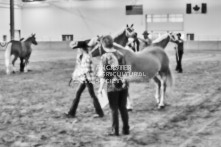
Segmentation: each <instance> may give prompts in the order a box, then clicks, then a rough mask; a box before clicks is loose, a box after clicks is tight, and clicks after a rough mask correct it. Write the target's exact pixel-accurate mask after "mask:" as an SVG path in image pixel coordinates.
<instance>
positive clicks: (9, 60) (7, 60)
mask: <svg viewBox="0 0 221 147" xmlns="http://www.w3.org/2000/svg"><path fill="white" fill-rule="evenodd" d="M5 67H6V74H7V75H10V73H11V70H10V68H11V56H10V57H9V59H5Z"/></svg>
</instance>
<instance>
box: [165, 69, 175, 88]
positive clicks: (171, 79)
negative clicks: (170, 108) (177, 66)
mask: <svg viewBox="0 0 221 147" xmlns="http://www.w3.org/2000/svg"><path fill="white" fill-rule="evenodd" d="M166 83H167V85H168V86H169V87H173V85H174V77H173V73H172V71H171V69H170V67H169V68H168V71H167V80H166Z"/></svg>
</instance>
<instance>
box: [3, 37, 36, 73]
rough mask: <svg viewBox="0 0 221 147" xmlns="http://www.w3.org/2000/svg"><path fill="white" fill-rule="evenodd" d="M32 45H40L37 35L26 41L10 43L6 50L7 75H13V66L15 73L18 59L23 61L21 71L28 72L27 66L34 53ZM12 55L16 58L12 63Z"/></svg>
mask: <svg viewBox="0 0 221 147" xmlns="http://www.w3.org/2000/svg"><path fill="white" fill-rule="evenodd" d="M31 44H34V45H37V44H38V43H37V42H36V39H35V34H32V35H31V37H29V38H27V39H26V40H25V41H15V40H12V41H10V42H9V43H8V45H7V48H6V50H5V66H6V73H7V74H10V73H11V69H10V68H11V64H12V65H13V72H15V61H16V60H17V58H18V57H19V58H20V60H21V62H20V71H21V72H24V71H25V72H27V65H28V63H29V58H30V55H31V52H32V48H31ZM12 55H14V58H13V60H12V62H11V56H12ZM24 60H25V63H24Z"/></svg>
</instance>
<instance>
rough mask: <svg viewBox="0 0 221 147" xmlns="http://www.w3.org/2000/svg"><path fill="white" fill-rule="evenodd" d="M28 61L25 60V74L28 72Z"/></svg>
mask: <svg viewBox="0 0 221 147" xmlns="http://www.w3.org/2000/svg"><path fill="white" fill-rule="evenodd" d="M28 63H29V61H28V59H25V69H24V72H28Z"/></svg>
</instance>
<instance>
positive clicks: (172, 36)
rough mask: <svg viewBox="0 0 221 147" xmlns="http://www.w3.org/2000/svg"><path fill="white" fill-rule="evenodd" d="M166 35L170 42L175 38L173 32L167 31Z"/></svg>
mask: <svg viewBox="0 0 221 147" xmlns="http://www.w3.org/2000/svg"><path fill="white" fill-rule="evenodd" d="M168 36H169V37H170V42H174V41H175V40H176V37H175V36H176V35H175V34H174V33H173V32H170V33H168Z"/></svg>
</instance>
